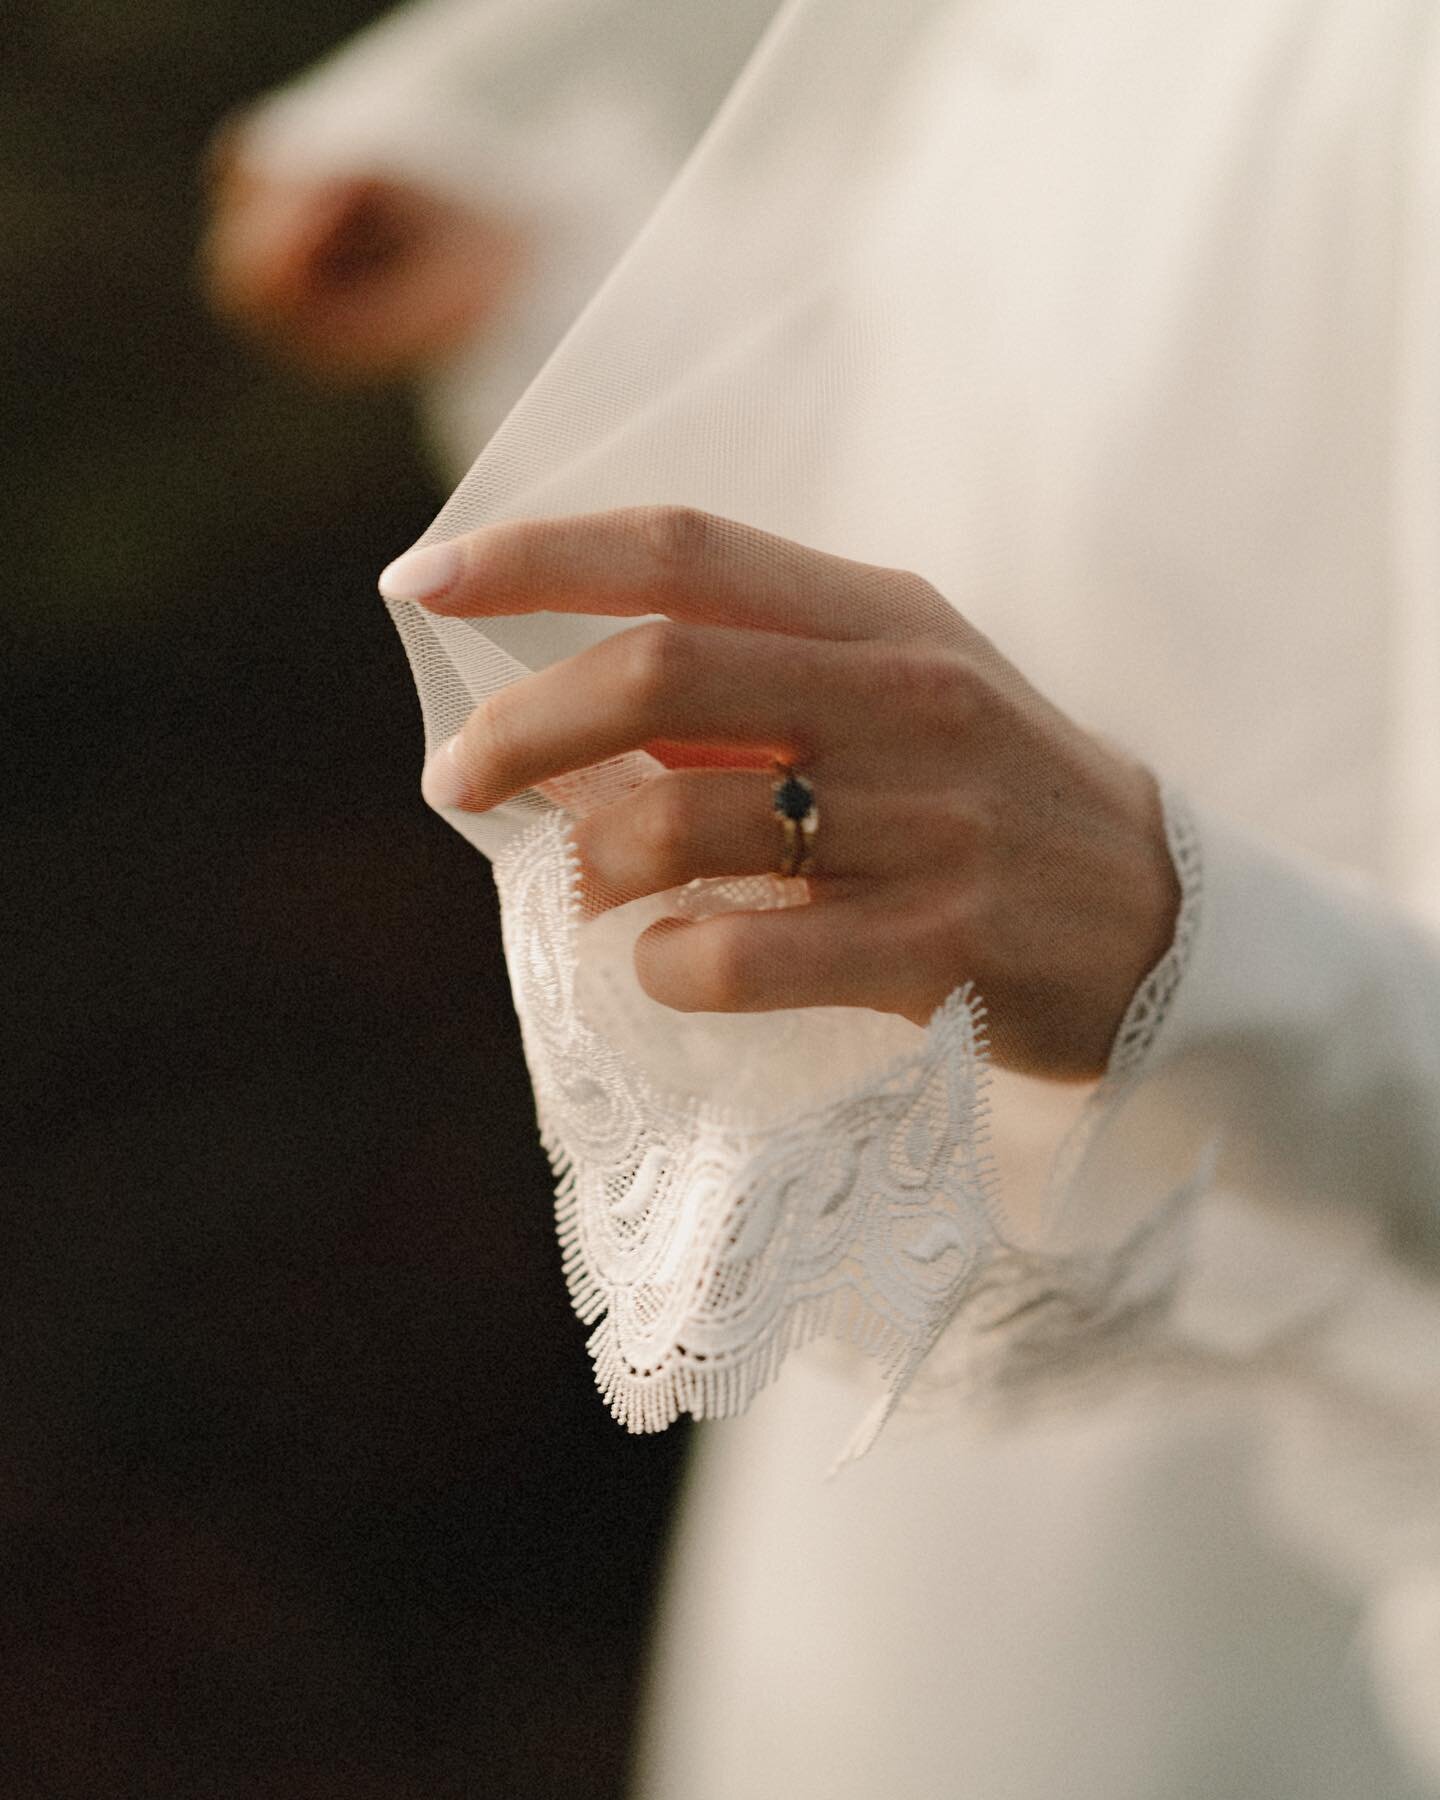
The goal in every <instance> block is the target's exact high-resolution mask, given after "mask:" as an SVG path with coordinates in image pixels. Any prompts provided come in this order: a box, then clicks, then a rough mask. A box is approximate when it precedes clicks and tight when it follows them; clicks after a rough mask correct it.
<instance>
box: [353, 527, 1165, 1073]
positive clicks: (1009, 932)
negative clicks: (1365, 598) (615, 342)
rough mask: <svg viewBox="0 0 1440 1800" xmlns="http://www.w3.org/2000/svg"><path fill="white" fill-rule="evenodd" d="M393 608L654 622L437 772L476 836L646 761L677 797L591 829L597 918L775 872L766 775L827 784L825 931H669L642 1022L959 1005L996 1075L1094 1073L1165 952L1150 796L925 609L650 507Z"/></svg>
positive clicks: (993, 656)
mask: <svg viewBox="0 0 1440 1800" xmlns="http://www.w3.org/2000/svg"><path fill="white" fill-rule="evenodd" d="M381 589H382V592H385V593H387V594H389V595H390V596H391V597H392V598H401V599H412V600H417V601H419V602H420V604H422V605H424V606H425V607H427V608H428V609H429V610H431V611H433V612H435V613H441V614H449V615H459V616H464V617H470V618H483V617H485V616H487V615H491V614H516V613H528V612H537V611H550V612H575V613H593V614H602V615H611V616H615V615H619V616H634V617H644V616H647V615H652V614H660V615H663V617H661V618H659V619H658V620H657V619H653V618H648V617H647V620H646V622H645V623H643V624H639V625H636V626H634V627H632V628H631V629H629V630H626V631H623V632H620V633H617V634H616V635H615V636H613V637H611V638H608V639H606V640H605V641H603V642H602V643H600V644H598V645H596V646H594V647H592V648H589V649H586V650H584V651H582V652H581V653H580V654H579V655H576V656H572V657H570V658H569V659H568V660H566V661H564V662H560V663H557V664H555V665H553V666H551V667H550V668H547V669H545V670H543V671H541V672H540V673H538V674H536V675H533V676H531V677H529V678H528V679H526V680H524V681H520V682H516V683H515V684H514V685H513V686H510V687H508V688H505V689H504V690H502V691H501V692H499V693H497V694H496V695H494V696H493V697H492V698H490V699H489V700H487V701H486V702H485V703H484V704H483V705H481V706H480V707H478V708H477V709H476V711H475V712H474V713H473V714H472V715H471V717H470V719H469V720H468V721H467V723H466V725H465V726H464V728H463V730H462V731H461V732H460V733H459V734H457V736H456V737H455V738H453V739H452V740H450V742H449V743H448V744H446V745H443V746H441V747H440V749H438V750H437V751H436V752H435V755H434V756H433V757H432V758H431V761H430V764H429V765H427V770H426V777H425V785H426V792H427V795H428V797H429V798H430V799H431V802H432V804H436V805H440V806H450V805H455V806H459V807H461V808H464V809H467V810H471V811H485V810H487V809H488V808H490V807H493V806H497V805H499V804H500V803H501V802H502V801H504V800H507V799H509V798H511V797H512V796H513V795H515V794H517V793H520V792H521V791H522V790H524V789H526V788H532V787H535V786H537V785H538V784H541V783H544V782H546V781H547V780H552V779H554V778H555V777H557V776H560V775H562V774H564V773H566V772H569V771H572V770H575V769H578V768H583V767H585V766H587V765H589V764H591V763H594V762H597V761H599V760H601V759H603V758H605V757H609V756H614V755H617V754H619V753H621V752H624V751H627V750H634V749H646V750H649V751H650V752H651V753H652V754H655V755H657V756H659V757H660V759H661V760H662V761H663V762H664V763H666V765H667V769H666V772H665V773H664V774H662V775H660V776H658V777H656V778H655V779H654V780H652V781H650V782H648V783H646V784H645V785H644V786H643V787H642V788H641V789H640V790H639V791H638V792H635V793H633V794H631V795H629V796H627V797H626V798H625V799H623V800H621V801H618V802H616V803H613V804H611V805H608V806H606V807H605V808H603V809H602V810H599V811H596V812H593V813H591V814H589V815H588V816H586V817H584V818H581V819H579V820H578V821H577V822H576V824H575V828H574V835H575V842H576V847H577V849H578V852H579V855H580V858H581V861H582V865H583V867H584V868H585V869H586V871H587V872H588V874H589V878H590V881H591V884H592V887H593V888H595V889H602V890H604V892H605V893H606V895H607V896H608V897H612V898H616V899H621V898H627V897H632V896H639V895H642V894H649V893H656V892H661V891H663V890H665V889H668V888H671V887H674V886H677V885H679V884H682V883H684V882H686V881H689V880H692V879H694V878H696V877H698V876H718V875H744V874H758V873H763V872H766V871H772V870H774V869H776V868H777V867H778V865H779V862H780V853H781V837H780V826H779V824H778V821H777V820H776V818H775V815H774V813H773V811H772V803H771V786H772V782H773V779H774V775H773V767H772V764H773V761H774V760H775V759H780V760H783V761H786V762H789V763H793V764H794V765H795V766H796V767H797V768H799V769H801V770H802V771H803V772H804V773H805V774H806V776H807V777H808V778H809V779H810V780H811V781H812V783H813V784H814V788H815V795H816V804H817V807H818V810H819V813H820V829H819V833H818V837H817V840H816V846H815V858H814V862H813V864H812V867H811V870H810V872H809V876H808V881H809V890H810V896H811V904H809V905H808V906H803V907H798V908H794V909H790V910H783V911H778V912H773V911H772V912H750V913H730V914H726V915H724V916H722V917H719V918H714V919H709V920H706V921H704V922H701V923H682V922H680V921H678V920H667V921H663V922H662V923H661V924H660V925H658V926H655V927H653V928H652V929H651V930H649V931H648V932H646V933H645V934H644V935H643V936H642V937H641V938H640V940H639V942H638V945H637V947H636V972H637V975H638V977H639V980H640V982H641V984H642V986H643V987H644V988H645V990H646V991H647V992H648V993H649V994H650V995H652V996H653V997H654V998H655V999H656V1000H658V1001H660V1002H662V1003H663V1004H665V1005H668V1006H672V1007H676V1008H678V1009H680V1010H683V1011H722V1012H729V1011H746V1012H748V1011H767V1010H771V1009H774V1008H779V1007H796V1006H830V1005H845V1006H864V1007H871V1008H875V1009H878V1010H881V1011H888V1012H895V1013H899V1014H902V1015H903V1016H904V1017H906V1018H909V1019H912V1020H914V1021H916V1022H917V1023H921V1024H923V1023H925V1022H926V1021H927V1020H928V1019H929V1018H930V1016H931V1014H932V1013H933V1011H934V1009H935V1008H936V1007H937V1006H938V1005H939V1004H940V1003H941V1001H943V1000H944V999H945V998H946V996H947V995H948V994H949V993H950V992H951V991H952V990H953V989H954V988H955V987H956V986H958V985H959V984H960V983H961V982H963V981H966V980H971V981H973V982H974V983H975V985H976V987H977V988H978V989H979V991H980V993H981V994H982V995H983V996H984V998H985V1001H986V1004H987V1008H988V1012H989V1020H990V1034H991V1047H992V1051H993V1053H994V1056H995V1058H996V1060H997V1062H999V1063H1000V1064H1001V1065H1002V1066H1005V1067H1009V1068H1013V1069H1016V1070H1020V1071H1024V1072H1026V1073H1030V1074H1035V1075H1040V1076H1045V1077H1049V1078H1051V1079H1055V1080H1065V1081H1075V1080H1089V1079H1093V1078H1095V1077H1096V1076H1098V1075H1099V1074H1101V1073H1102V1072H1103V1070H1104V1067H1105V1064H1106V1061H1107V1058H1108V1055H1109V1050H1110V1046H1111V1044H1112V1042H1113V1041H1114V1037H1115V1033H1116V1031H1117V1029H1118V1027H1119V1025H1120V1022H1121V1019H1122V1018H1123V1016H1124V1013H1125V1011H1126V1008H1127V1006H1128V1004H1129V1002H1130V999H1131V997H1132V995H1133V994H1134V991H1135V989H1136V987H1137V986H1138V985H1139V983H1140V981H1141V980H1142V979H1143V978H1144V976H1145V975H1146V974H1147V973H1148V972H1149V970H1150V969H1151V968H1152V967H1153V966H1154V965H1155V963H1156V962H1157V961H1158V960H1159V959H1160V957H1161V956H1162V955H1163V954H1164V952H1165V950H1166V949H1167V948H1168V946H1169V944H1170V942H1171V940H1172V938H1173V935H1174V928H1175V919H1176V914H1177V910H1178V907H1179V899H1180V895H1179V885H1178V882H1177V880H1176V876H1175V872H1174V868H1173V866H1172V863H1171V860H1170V856H1169V853H1168V850H1167V848H1166V843H1165V834H1164V826H1163V820H1162V814H1161V807H1160V801H1159V797H1158V793H1157V789H1156V783H1155V781H1154V778H1153V777H1152V776H1151V775H1150V773H1149V772H1148V771H1147V770H1146V769H1145V768H1143V767H1142V766H1141V765H1140V764H1139V763H1137V762H1135V761H1133V760H1132V759H1130V758H1129V757H1127V756H1125V755H1124V754H1122V753H1121V752H1120V751H1118V750H1117V749H1115V748H1114V747H1113V746H1112V745H1109V744H1107V743H1105V742H1103V741H1102V740H1101V739H1099V738H1097V737H1095V736H1094V735H1092V734H1090V733H1089V732H1086V731H1084V730H1082V729H1081V728H1080V727H1079V726H1078V725H1076V724H1075V723H1074V722H1073V721H1071V720H1070V719H1068V718H1067V717H1066V716H1065V715H1064V714H1062V713H1061V712H1059V711H1058V710H1057V709H1056V708H1055V707H1054V706H1052V705H1051V704H1050V703H1049V702H1048V701H1047V700H1045V699H1044V698H1043V697H1042V696H1041V695H1040V694H1039V693H1037V692H1036V691H1035V689H1034V688H1032V687H1031V686H1030V685H1029V683H1028V682H1026V681H1025V680H1024V678H1023V677H1022V676H1021V675H1020V674H1019V673H1018V671H1017V670H1016V669H1014V668H1013V667H1012V665H1010V664H1009V663H1007V662H1006V661H1005V659H1004V658H1003V657H1002V656H1001V655H1000V653H999V652H998V651H997V650H996V649H995V647H994V646H993V645H992V644H991V643H989V642H988V640H987V639H985V638H984V637H983V636H982V635H981V634H980V633H979V632H978V631H976V630H975V629H974V628H973V627H972V626H971V625H970V624H968V623H967V622H966V620H965V619H963V618H962V617H961V616H960V615H959V614H958V613H956V612H955V610H954V609H953V608H952V607H951V606H950V605H949V604H948V603H947V602H946V601H945V599H944V598H943V597H942V596H941V595H940V594H939V593H938V592H936V590H935V589H934V588H933V587H931V586H930V584H929V583H928V582H926V581H924V580H923V579H921V578H920V577H919V576H917V575H913V574H909V573H905V572H901V571H896V570H892V569H881V568H874V567H870V566H868V565H865V564H861V563H856V562H850V561H847V560H845V559H843V558H840V557H835V556H829V555H825V554H822V553H821V552H819V551H815V550H810V549H807V548H805V547H803V546H802V545H799V544H795V543H791V542H788V541H787V540H784V539H781V538H776V537H772V536H769V535H767V534H765V533H763V532H759V531H755V530H752V529H750V528H749V527H746V526H742V525H739V524H736V523H734V522H733V521H729V520H723V519H717V518H714V517H711V516H709V515H707V514H704V513H699V512H695V511H692V510H690V509H687V508H668V507H660V508H640V509H627V510H624V511H619V512H612V513H605V514H597V515H594V516H590V517H580V518H569V519H559V520H543V521H525V522H519V523H508V524H500V525H494V526H490V527H487V528H485V529H483V530H481V531H477V532H474V533H471V534H469V535H468V536H465V537H461V538H458V539H456V540H454V541H453V542H452V543H450V544H448V545H443V546H435V547H430V548H427V549H425V550H422V551H418V552H412V553H411V555H410V556H407V557H404V558H401V559H400V560H399V561H398V562H397V563H394V564H392V565H391V567H390V568H389V569H387V570H386V572H385V574H384V575H383V576H382V578H381Z"/></svg>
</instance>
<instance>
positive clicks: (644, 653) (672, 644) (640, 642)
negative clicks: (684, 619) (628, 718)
mask: <svg viewBox="0 0 1440 1800" xmlns="http://www.w3.org/2000/svg"><path fill="white" fill-rule="evenodd" d="M614 641H615V642H616V643H617V644H619V645H620V646H621V648H620V650H619V651H618V652H617V654H618V655H619V656H620V657H621V659H622V660H621V668H620V680H621V683H622V685H623V687H624V691H625V693H626V696H627V697H628V699H629V701H630V703H631V705H632V706H634V707H636V708H637V709H638V711H639V712H640V714H641V715H642V717H643V716H646V715H648V714H650V713H652V712H653V711H654V710H655V709H656V708H657V707H658V706H659V704H660V703H661V701H662V700H663V699H664V697H665V696H666V695H667V694H669V693H671V692H672V691H673V690H674V688H675V686H676V684H677V683H678V682H682V681H683V680H684V679H685V675H686V671H687V670H688V668H689V667H690V663H691V650H692V644H691V634H690V633H689V631H687V630H686V628H685V627H684V626H682V625H676V624H675V623H674V622H673V621H672V620H669V619H657V620H653V621H651V622H650V623H648V624H645V625H636V626H634V627H633V628H632V629H631V630H629V631H625V632H622V633H621V634H620V636H619V637H618V638H617V639H615V640H614Z"/></svg>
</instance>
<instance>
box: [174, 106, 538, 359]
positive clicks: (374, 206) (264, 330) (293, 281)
mask: <svg viewBox="0 0 1440 1800" xmlns="http://www.w3.org/2000/svg"><path fill="white" fill-rule="evenodd" d="M209 188H210V222H209V225H208V228H207V230H206V233H205V237H204V239H203V242H202V244H201V248H200V278H201V282H202V285H203V287H204V289H205V291H206V294H207V296H208V298H209V300H210V303H211V305H212V306H213V307H214V308H215V310H216V312H217V313H219V314H220V315H221V317H223V318H225V319H227V320H229V321H230V322H231V323H232V324H234V325H237V326H239V327H240V328H241V329H242V330H244V331H246V332H248V333H250V334H251V335H252V336H254V337H256V338H258V339H260V340H261V342H263V343H264V344H265V345H266V347H267V348H268V349H270V350H271V351H273V352H275V353H278V354H279V355H280V356H281V357H282V358H284V359H285V360H287V361H289V362H292V363H295V364H298V365H299V366H300V367H302V368H304V369H305V370H306V371H308V372H309V373H310V374H312V375H315V376H319V377H321V378H323V379H326V380H329V381H338V382H355V381H366V380H382V379H388V378H391V377H398V376H403V375H409V374H413V373H415V372H417V371H419V370H421V369H423V368H424V367H425V366H426V365H427V364H430V363H433V362H435V361H436V360H438V359H439V358H440V357H442V356H444V355H445V354H446V353H448V352H449V351H452V350H454V349H457V348H458V347H459V346H460V345H461V344H462V343H463V342H464V341H465V340H466V339H467V338H468V337H470V336H471V335H472V334H474V333H475V332H476V331H478V330H480V329H481V328H482V327H483V325H484V324H485V322H486V320H487V319H488V318H490V317H491V316H492V315H493V314H494V313H495V312H496V311H497V310H498V308H499V306H500V304H501V303H502V302H503V301H504V299H505V298H506V296H507V294H508V293H509V291H510V288H511V284H512V282H513V280H514V278H515V275H516V273H517V271H518V268H519V266H520V261H521V238H520V234H519V232H518V231H517V230H516V228H515V227H514V226H513V225H511V224H509V223H507V222H506V221H503V220H500V219H496V218H482V217H480V216H478V215H476V214H473V213H470V212H468V211H466V210H465V209H464V208H462V207H459V206H455V205H453V204H451V203H449V202H447V201H445V200H442V199H439V198H438V197H436V196H434V195H431V194H427V193H425V192H424V191H423V190H421V189H419V188H415V187H411V186H408V185H406V184H405V183H403V182H399V181H393V180H388V179H386V178H384V177H382V176H378V175H345V176H335V177H331V178H324V179H322V178H313V179H294V180H285V179H282V178H280V177H278V176H275V175H271V174H268V173H266V172H265V171H263V170H262V169H260V168H258V167H257V166H255V165H254V164H252V163H251V162H250V161H249V160H247V156H246V151H245V139H244V128H243V125H231V126H229V127H226V128H225V129H224V130H222V132H221V133H220V134H219V136H218V137H217V140H216V143H215V146H214V148H213V150H212V153H211V159H210V183H209Z"/></svg>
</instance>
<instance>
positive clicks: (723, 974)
mask: <svg viewBox="0 0 1440 1800" xmlns="http://www.w3.org/2000/svg"><path fill="white" fill-rule="evenodd" d="M746 923H747V921H746V920H745V919H744V918H743V917H740V916H738V915H736V916H735V917H733V918H721V919H715V920H712V921H711V923H710V925H709V927H708V928H707V929H706V930H705V931H704V932H703V933H701V934H699V938H698V942H697V943H696V944H695V945H694V947H693V951H692V957H691V970H690V974H691V980H690V987H691V996H692V998H691V1005H690V1010H691V1011H694V1012H745V1011H747V1010H748V1009H749V1007H750V1004H751V1002H752V1000H753V997H754V993H755V959H754V956H753V955H752V954H751V948H750V943H751V937H750V933H749V932H748V931H747V930H746Z"/></svg>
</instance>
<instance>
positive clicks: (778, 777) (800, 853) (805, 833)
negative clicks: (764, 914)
mask: <svg viewBox="0 0 1440 1800" xmlns="http://www.w3.org/2000/svg"><path fill="white" fill-rule="evenodd" d="M770 804H771V805H772V806H773V807H774V809H775V817H776V818H777V819H779V821H780V830H781V832H782V834H783V836H784V847H783V849H782V851H781V854H780V873H781V874H782V875H783V876H785V877H786V879H787V880H788V879H790V878H792V877H793V876H796V875H803V874H804V873H805V871H806V870H807V869H808V868H809V867H810V864H811V862H812V861H813V859H814V855H815V833H816V832H817V831H818V830H819V828H820V813H819V811H818V809H817V808H816V805H815V790H814V788H813V787H811V785H810V783H809V782H808V781H807V780H806V779H805V777H804V776H803V775H797V774H796V773H795V771H794V769H792V768H791V766H790V764H789V763H783V762H777V763H776V765H775V785H774V786H773V787H772V788H771V790H770Z"/></svg>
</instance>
